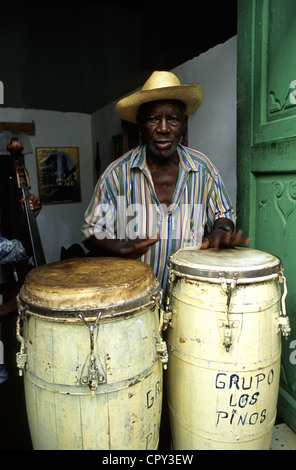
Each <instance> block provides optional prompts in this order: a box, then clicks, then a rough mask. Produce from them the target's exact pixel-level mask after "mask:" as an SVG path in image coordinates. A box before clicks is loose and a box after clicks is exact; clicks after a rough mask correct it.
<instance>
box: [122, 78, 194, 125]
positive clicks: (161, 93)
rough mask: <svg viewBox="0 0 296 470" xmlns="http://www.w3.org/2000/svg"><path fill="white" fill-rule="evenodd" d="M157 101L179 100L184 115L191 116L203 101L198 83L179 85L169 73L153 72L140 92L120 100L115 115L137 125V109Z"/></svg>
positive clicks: (176, 79) (177, 80)
mask: <svg viewBox="0 0 296 470" xmlns="http://www.w3.org/2000/svg"><path fill="white" fill-rule="evenodd" d="M159 100H179V101H182V102H183V103H185V105H186V114H187V116H191V114H193V113H195V111H196V110H197V109H198V108H199V107H200V105H201V103H202V101H203V91H202V87H201V86H200V84H199V83H196V84H193V85H181V83H180V80H179V79H178V78H177V77H176V75H174V74H173V73H171V72H153V74H152V75H151V76H150V77H149V78H148V80H147V82H146V83H145V84H144V86H143V88H142V90H140V91H137V92H135V93H133V94H132V95H130V96H127V97H126V98H123V99H122V100H120V101H119V102H118V103H117V105H116V107H115V112H116V114H117V115H118V116H119V117H120V118H121V119H124V120H125V121H129V122H133V123H137V114H138V109H139V107H140V106H141V105H142V104H144V103H149V102H150V101H159Z"/></svg>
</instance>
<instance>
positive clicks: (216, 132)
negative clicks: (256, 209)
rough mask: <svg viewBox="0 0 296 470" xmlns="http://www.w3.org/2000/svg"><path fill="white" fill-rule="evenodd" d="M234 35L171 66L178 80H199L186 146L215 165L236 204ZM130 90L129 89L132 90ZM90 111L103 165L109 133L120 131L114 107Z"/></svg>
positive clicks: (108, 149) (107, 157)
mask: <svg viewBox="0 0 296 470" xmlns="http://www.w3.org/2000/svg"><path fill="white" fill-rule="evenodd" d="M236 43H237V41H236V37H233V38H231V39H229V40H228V41H226V42H225V43H224V44H219V45H217V46H216V47H214V48H212V49H210V50H209V51H207V52H205V53H204V54H201V55H200V56H198V57H196V58H194V59H192V60H190V61H188V62H185V63H184V64H182V65H180V66H178V67H176V68H174V69H173V70H171V71H172V72H173V73H175V74H176V75H177V76H178V78H179V79H180V81H181V83H184V84H189V83H197V82H199V83H200V84H201V85H202V87H203V90H204V102H203V104H202V106H201V107H200V108H199V110H198V111H197V112H196V114H194V115H193V116H191V117H190V119H189V131H188V137H189V147H192V148H194V149H196V150H200V151H201V152H202V153H204V154H206V155H207V156H208V157H209V158H210V160H212V162H213V163H214V164H215V165H216V167H217V168H218V170H219V171H220V173H221V176H222V178H223V180H224V182H225V185H226V188H227V190H228V193H229V195H230V197H231V199H232V201H233V204H234V205H236ZM131 93H132V91H131ZM117 101H118V100H116V101H114V102H113V103H111V104H110V105H108V106H106V107H105V108H103V109H100V110H98V111H97V112H95V113H93V114H92V129H93V132H92V136H93V143H95V142H96V141H98V142H99V143H100V154H101V161H102V167H103V168H105V167H106V166H107V165H108V163H110V162H111V161H112V148H111V136H112V135H116V134H120V133H122V129H121V122H120V119H119V118H117V117H116V115H115V113H114V108H115V105H116V103H117Z"/></svg>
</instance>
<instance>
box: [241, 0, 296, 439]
mask: <svg viewBox="0 0 296 470" xmlns="http://www.w3.org/2000/svg"><path fill="white" fill-rule="evenodd" d="M237 111H238V135H237V139H238V152H237V179H238V193H237V212H238V227H239V228H242V229H243V230H244V233H245V234H249V236H250V238H251V242H250V247H251V248H257V249H259V250H262V251H267V252H269V253H273V254H275V255H277V256H279V257H280V258H281V260H282V263H283V266H284V273H285V276H286V278H287V285H288V296H287V300H286V306H287V314H288V316H289V318H290V324H291V328H292V333H291V335H290V337H289V339H288V341H285V340H283V353H282V370H281V386H280V394H279V404H278V412H279V415H280V416H281V417H282V418H283V419H284V420H285V422H286V423H287V424H289V425H290V426H291V427H292V428H293V429H294V430H295V431H296V1H295V0H238V83H237Z"/></svg>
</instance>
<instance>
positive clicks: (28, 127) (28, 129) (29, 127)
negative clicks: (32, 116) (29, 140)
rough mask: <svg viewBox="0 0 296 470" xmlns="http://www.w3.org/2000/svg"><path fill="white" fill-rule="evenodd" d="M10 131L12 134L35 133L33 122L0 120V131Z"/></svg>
mask: <svg viewBox="0 0 296 470" xmlns="http://www.w3.org/2000/svg"><path fill="white" fill-rule="evenodd" d="M3 131H11V132H13V133H14V134H21V133H22V132H24V133H25V134H29V135H35V122H34V121H32V122H0V132H3Z"/></svg>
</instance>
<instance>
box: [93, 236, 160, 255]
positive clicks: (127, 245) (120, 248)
mask: <svg viewBox="0 0 296 470" xmlns="http://www.w3.org/2000/svg"><path fill="white" fill-rule="evenodd" d="M159 239H160V235H159V234H157V235H155V236H154V237H152V238H148V239H145V240H142V239H139V238H137V239H135V240H127V241H122V240H116V239H111V238H104V239H101V240H99V239H97V238H96V237H95V236H94V235H93V236H92V237H90V238H89V239H88V240H86V241H85V242H84V244H85V246H86V248H88V249H89V250H90V251H91V252H92V254H94V255H95V254H96V253H97V254H98V255H100V256H104V255H105V256H110V255H113V256H118V257H121V258H129V259H137V258H140V256H142V255H143V254H145V253H146V252H147V251H148V249H149V248H150V246H152V245H154V244H155V243H157V242H158V241H159Z"/></svg>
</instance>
